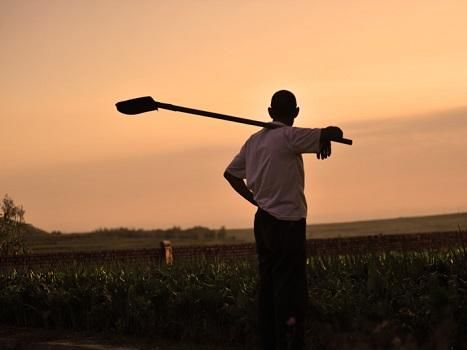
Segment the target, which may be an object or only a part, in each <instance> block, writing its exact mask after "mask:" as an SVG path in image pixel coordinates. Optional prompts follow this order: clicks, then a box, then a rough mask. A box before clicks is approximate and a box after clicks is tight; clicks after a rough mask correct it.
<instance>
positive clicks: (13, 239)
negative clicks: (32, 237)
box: [0, 194, 28, 256]
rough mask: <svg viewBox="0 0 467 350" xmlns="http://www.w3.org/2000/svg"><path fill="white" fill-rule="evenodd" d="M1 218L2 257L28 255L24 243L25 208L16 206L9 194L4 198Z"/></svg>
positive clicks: (0, 240)
mask: <svg viewBox="0 0 467 350" xmlns="http://www.w3.org/2000/svg"><path fill="white" fill-rule="evenodd" d="M1 212H2V214H1V216H0V256H2V255H3V256H5V255H19V254H25V253H27V251H28V250H27V248H26V244H25V242H24V237H23V235H24V228H25V222H24V214H25V211H24V209H23V206H21V205H20V206H17V205H15V203H14V201H13V199H11V198H10V197H9V196H8V194H6V195H5V197H3V200H2V204H1Z"/></svg>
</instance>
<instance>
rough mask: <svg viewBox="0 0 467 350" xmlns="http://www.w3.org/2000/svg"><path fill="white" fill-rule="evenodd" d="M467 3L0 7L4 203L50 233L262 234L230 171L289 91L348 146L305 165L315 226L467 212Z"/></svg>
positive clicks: (0, 191) (306, 120) (305, 117)
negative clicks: (150, 100)
mask: <svg viewBox="0 0 467 350" xmlns="http://www.w3.org/2000/svg"><path fill="white" fill-rule="evenodd" d="M466 18H467V2H465V1H456V0H449V1H430V0H428V1H427V0H424V1H410V2H407V1H391V2H385V1H369V0H362V1H346V2H343V1H293V0H292V1H288V2H284V1H243V0H242V1H236V2H221V1H178V0H174V1H129V0H128V1H110V0H109V1H90V0H89V1H87V0H86V1H85V0H83V1H73V2H71V1H52V0H43V1H25V0H24V1H21V0H20V1H15V0H3V1H1V2H0V38H1V41H0V42H1V54H0V76H1V80H0V81H1V83H0V93H1V96H2V103H1V104H0V149H1V150H2V157H1V162H0V196H3V195H4V194H5V193H8V194H9V195H10V196H11V197H12V198H13V199H14V200H15V201H17V202H18V203H20V204H22V205H23V206H24V208H25V209H26V220H27V221H28V222H30V223H32V224H33V225H35V226H38V227H40V228H43V229H46V230H63V231H66V232H72V231H84V230H90V229H94V228H98V227H115V226H126V227H144V228H154V227H160V228H166V227H170V226H173V225H179V226H182V227H187V226H194V225H203V226H208V227H220V226H222V225H225V226H226V227H227V228H233V227H251V226H252V215H253V213H254V208H253V207H252V206H251V205H249V204H248V203H246V202H245V201H243V200H242V199H241V198H240V197H239V196H238V195H236V194H235V193H234V192H233V191H232V190H231V188H230V187H229V185H228V184H227V183H226V182H225V180H224V179H223V177H222V174H223V171H224V169H225V167H226V166H227V164H228V163H229V162H230V160H231V159H232V157H233V156H234V155H235V154H236V153H237V152H238V150H239V148H240V147H241V145H242V144H243V142H244V141H245V139H246V138H247V137H248V136H249V135H250V134H251V133H253V132H255V131H257V128H256V127H253V126H245V125H239V124H233V123H228V122H225V121H218V120H210V119H205V118H202V117H195V116H188V115H184V114H179V113H173V112H168V111H159V112H152V113H148V114H144V115H141V116H139V117H126V116H123V115H122V114H119V113H118V112H117V111H116V110H115V107H114V104H115V102H117V101H119V100H123V99H128V98H132V97H137V96H144V95H152V96H153V97H154V98H155V99H156V100H160V101H162V102H167V103H174V104H179V105H184V106H189V107H193V108H200V109H206V110H210V111H213V112H220V113H226V114H232V115H237V116H241V117H247V118H254V119H259V120H263V121H268V120H269V116H268V114H267V107H268V106H269V102H270V98H271V95H272V94H273V93H274V92H275V91H276V90H279V89H289V90H291V91H293V92H294V93H295V94H296V96H297V100H298V104H299V106H300V111H301V112H300V115H299V117H298V119H297V122H296V126H302V127H324V126H328V125H338V126H340V127H342V128H343V130H344V134H345V136H346V137H349V138H352V139H353V140H354V145H353V146H351V147H349V146H345V145H335V147H334V150H333V156H332V157H331V158H330V159H329V160H326V161H318V160H316V158H315V157H314V156H313V155H309V156H306V157H305V171H306V176H307V182H306V194H307V198H308V203H309V211H308V215H309V220H308V221H309V223H314V222H316V223H317V222H334V221H347V220H359V219H370V218H382V217H399V216H412V215H423V214H436V213H451V212H465V211H467V195H466V194H467V192H466V190H465V185H466V179H467V176H466V174H467V156H466V151H467V63H466V62H467V26H466V24H465V19H466Z"/></svg>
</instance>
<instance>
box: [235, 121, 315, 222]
mask: <svg viewBox="0 0 467 350" xmlns="http://www.w3.org/2000/svg"><path fill="white" fill-rule="evenodd" d="M273 123H274V124H280V125H282V127H280V128H276V129H267V128H264V129H262V130H260V131H259V132H257V133H255V134H253V135H252V136H250V138H249V139H248V140H247V141H246V142H245V144H244V145H243V147H242V148H241V150H240V152H239V153H238V154H237V155H236V156H235V158H234V159H233V160H232V162H231V163H230V164H229V166H228V167H227V169H226V172H228V173H230V174H231V175H233V176H235V177H238V178H241V179H246V184H247V187H248V188H249V189H250V190H251V191H252V192H253V196H254V199H255V201H256V202H257V203H258V206H259V207H260V208H261V209H263V210H265V211H267V212H268V213H269V214H271V215H272V216H274V217H276V218H277V219H280V220H290V221H295V220H300V219H302V218H306V215H307V203H306V198H305V193H304V188H305V174H304V170H303V158H302V154H303V153H318V152H319V150H320V136H321V129H310V128H297V127H291V126H287V125H285V124H282V123H280V122H277V121H275V122H273Z"/></svg>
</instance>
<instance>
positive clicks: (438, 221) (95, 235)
mask: <svg viewBox="0 0 467 350" xmlns="http://www.w3.org/2000/svg"><path fill="white" fill-rule="evenodd" d="M459 229H461V230H464V231H465V230H466V229H467V213H461V214H449V215H436V216H423V217H413V218H398V219H386V220H372V221H360V222H350V223H336V224H317V225H309V226H308V227H307V236H308V239H324V238H336V237H342V238H346V237H357V236H370V235H380V234H382V235H393V234H401V233H424V232H447V231H459ZM164 239H167V240H170V241H171V242H172V243H173V245H174V246H191V245H213V244H227V245H229V244H234V243H251V242H253V241H254V237H253V230H252V229H251V228H249V229H225V228H220V229H218V230H216V229H208V228H205V227H193V228H189V229H181V228H178V227H174V228H171V229H166V230H140V229H127V228H117V229H100V230H96V231H93V232H89V233H59V232H52V233H48V232H45V231H42V230H38V229H35V228H33V227H30V230H29V232H28V234H27V235H26V241H27V246H28V247H29V248H30V249H31V250H32V252H33V253H53V252H71V251H74V252H77V251H80V252H81V251H99V250H109V249H111V250H115V249H141V248H158V247H159V243H160V241H161V240H164Z"/></svg>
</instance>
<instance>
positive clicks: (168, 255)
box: [161, 240, 174, 265]
mask: <svg viewBox="0 0 467 350" xmlns="http://www.w3.org/2000/svg"><path fill="white" fill-rule="evenodd" d="M161 260H162V263H163V264H165V265H172V264H173V262H174V256H173V250H172V243H171V242H170V241H165V240H164V241H161Z"/></svg>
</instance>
